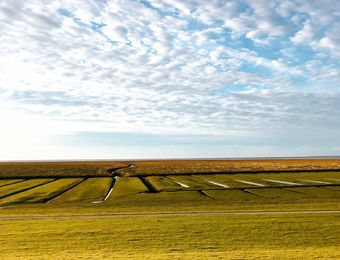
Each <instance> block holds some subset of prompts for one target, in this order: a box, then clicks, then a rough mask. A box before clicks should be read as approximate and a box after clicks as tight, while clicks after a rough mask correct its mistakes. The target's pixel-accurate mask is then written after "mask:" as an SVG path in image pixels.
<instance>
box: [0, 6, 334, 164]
mask: <svg viewBox="0 0 340 260" xmlns="http://www.w3.org/2000/svg"><path fill="white" fill-rule="evenodd" d="M339 21H340V12H339V1H337V0H323V1H321V0H314V1H307V0H286V1H278V0H277V1H262V0H239V1H219V0H212V1H205V0H187V1H185V0H139V1H138V0H115V1H114V0H106V1H90V0H88V1H87V0H74V1H63V0H60V1H31V0H26V1H23V0H22V1H20V0H15V1H2V2H1V3H0V33H1V34H0V35H1V36H0V37H1V39H0V57H1V59H0V118H1V127H0V145H1V149H0V160H20V159H36V160H39V159H111V158H112V159H113V158H115V159H120V158H173V157H175V158H180V157H183V158H186V157H246V156H250V157H257V156H309V155H339V154H340V138H339V134H338V133H339V130H340V101H339V100H340V91H339V83H340V22H339Z"/></svg>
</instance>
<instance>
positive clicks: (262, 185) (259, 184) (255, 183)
mask: <svg viewBox="0 0 340 260" xmlns="http://www.w3.org/2000/svg"><path fill="white" fill-rule="evenodd" d="M235 181H238V182H242V183H245V184H250V185H255V186H261V187H264V186H266V185H264V184H261V183H257V182H252V181H242V180H235Z"/></svg>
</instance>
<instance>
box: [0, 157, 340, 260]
mask: <svg viewBox="0 0 340 260" xmlns="http://www.w3.org/2000/svg"><path fill="white" fill-rule="evenodd" d="M184 162H185V163H186V164H188V165H186V166H185V165H184ZM315 162H320V165H319V166H317V165H314V167H316V168H318V170H317V171H313V170H312V168H313V167H311V168H307V170H306V171H300V170H297V171H296V170H291V169H292V165H290V166H287V167H286V168H285V169H288V168H289V171H285V170H284V171H274V170H272V171H268V170H265V171H263V172H261V171H257V170H256V171H253V172H249V171H248V170H249V168H248V169H247V170H244V171H243V169H241V168H238V171H233V170H232V169H229V170H228V171H226V172H224V171H220V167H221V165H224V166H226V162H225V161H222V162H220V161H218V162H216V165H213V164H214V163H215V162H214V161H209V162H208V161H198V162H197V161H195V163H193V164H194V165H190V164H191V161H182V162H180V163H179V161H173V162H171V161H161V162H158V161H156V162H154V168H153V170H152V171H151V170H150V167H151V166H152V165H151V162H149V161H148V162H136V161H126V162H125V161H124V162H119V163H117V162H115V163H116V164H111V162H105V163H103V164H102V162H98V164H96V163H94V162H90V163H89V164H88V165H91V166H90V168H91V169H96V171H97V172H96V173H95V174H93V175H89V173H85V171H84V172H81V171H79V169H81V168H82V166H81V167H80V168H77V170H75V174H74V175H72V171H71V168H68V167H66V168H67V169H66V170H65V172H63V170H62V169H64V168H63V167H65V165H64V164H63V163H61V165H56V164H58V163H56V162H55V163H53V164H50V165H49V166H48V167H49V171H48V174H45V173H43V172H45V171H46V168H44V167H46V163H42V164H41V165H42V169H41V171H38V173H39V174H40V177H39V176H36V175H33V174H32V175H30V174H27V172H32V171H33V170H32V169H33V168H30V167H28V168H29V169H28V170H27V171H25V170H23V172H19V173H18V174H17V175H15V174H13V173H11V174H9V176H2V179H0V244H1V248H2V250H1V252H0V258H1V259H13V258H25V259H36V258H39V257H43V258H53V259H61V258H65V257H66V258H71V259H73V258H85V259H86V258H91V259H102V258H115V259H202V258H205V259H210V258H217V259H219V258H220V259H225V258H227V259H228V258H232V259H233V258H235V259H249V258H250V259H259V258H261V259H276V258H278V259H282V258H283V259H293V258H294V259H299V258H305V257H310V258H320V259H328V258H335V259H336V258H338V257H340V255H339V253H338V245H339V243H340V238H339V235H338V234H339V231H340V222H339V216H340V181H339V180H340V171H336V170H335V167H336V165H337V163H338V160H335V161H334V162H332V163H331V162H328V163H327V165H328V166H330V165H332V167H333V166H334V168H332V169H330V168H322V167H325V165H326V164H325V161H324V160H320V161H318V160H313V163H315ZM139 163H141V165H140V164H139ZM171 163H172V164H173V165H171ZM242 163H245V162H242ZM242 163H241V164H242ZM263 163H264V162H262V161H260V162H259V165H262V166H263V165H264V164H263ZM271 163H272V164H271V166H270V165H269V164H267V166H268V168H267V169H269V168H270V167H271V169H273V167H274V165H276V166H275V167H277V165H281V164H283V163H284V162H282V161H280V162H276V161H275V162H273V161H271ZM295 163H296V164H295V166H296V165H297V164H299V163H302V162H295ZM304 163H305V165H306V164H307V163H306V162H304ZM66 164H67V165H68V164H69V165H72V167H76V166H77V165H78V163H69V162H68V163H66ZM79 164H80V165H86V167H87V166H88V165H87V163H86V162H81V163H79ZM209 164H210V165H211V169H210V171H208V170H207V169H208V168H205V170H204V172H203V171H201V172H198V173H197V174H196V173H193V171H194V170H195V171H196V170H197V169H198V168H197V167H201V166H202V165H203V166H204V165H205V166H204V167H208V165H209ZM251 164H252V165H253V166H254V165H256V162H251ZM38 165H39V163H35V166H34V167H35V169H36V168H38ZM199 165H200V166H199ZM259 165H257V166H259ZM78 166H79V165H78ZM78 166H77V167H78ZM182 166H183V167H182ZM224 166H223V167H224ZM262 166H261V167H262ZM269 166H270V167H269ZM300 166H301V165H300ZM22 167H23V165H21V164H20V167H18V168H16V167H13V169H14V168H16V169H23V168H22ZM53 167H55V169H53ZM86 167H85V168H86ZM92 167H93V168H92ZM120 167H123V168H120ZM159 167H160V168H159ZM171 167H174V168H171ZM178 167H180V168H181V167H182V168H181V169H182V170H179V169H180V168H178ZM204 167H203V168H204ZM238 167H241V166H240V165H239V166H238ZM254 167H255V166H254ZM275 167H274V168H275ZM280 167H281V169H283V167H282V165H281V166H280ZM4 168H6V169H7V170H8V167H7V166H5V167H4ZM90 168H86V169H87V170H89V169H90ZM119 168H120V169H119ZM156 168H157V169H158V170H160V169H161V168H163V169H164V171H163V172H162V170H160V171H158V173H156V172H157V171H156ZM73 169H76V168H73ZM165 169H166V170H165ZM190 169H191V170H190ZM217 169H219V170H218V171H217ZM225 169H226V168H224V170H225ZM233 169H234V170H235V169H236V168H233ZM253 169H255V168H253ZM321 169H323V171H321ZM189 170H190V171H192V172H190V171H189ZM0 171H1V172H2V168H1V165H0ZM131 171H133V172H131ZM2 174H4V173H3V172H2ZM49 176H54V177H49ZM6 177H9V178H6ZM325 220H326V221H325ZM249 254H251V257H252V258H251V257H249Z"/></svg>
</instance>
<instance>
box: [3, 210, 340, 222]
mask: <svg viewBox="0 0 340 260" xmlns="http://www.w3.org/2000/svg"><path fill="white" fill-rule="evenodd" d="M334 213H340V210H300V211H298V210H297V211H230V212H177V213H141V214H132V213H130V214H124V213H117V214H97V215H52V216H1V217H0V220H42V219H80V218H121V217H174V216H183V217H194V216H219V215H279V214H334Z"/></svg>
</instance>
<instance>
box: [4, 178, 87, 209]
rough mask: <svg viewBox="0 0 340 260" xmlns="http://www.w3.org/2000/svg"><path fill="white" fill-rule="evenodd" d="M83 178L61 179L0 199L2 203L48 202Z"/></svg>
mask: <svg viewBox="0 0 340 260" xmlns="http://www.w3.org/2000/svg"><path fill="white" fill-rule="evenodd" d="M82 180H83V179H82V178H69V179H59V180H56V181H53V182H50V183H47V184H45V185H42V186H39V187H36V188H33V189H30V190H27V191H23V192H20V193H18V194H15V195H12V196H9V197H5V198H3V199H1V200H0V205H8V204H17V203H43V202H47V201H49V200H50V199H52V198H54V197H55V196H57V195H59V194H61V193H63V192H64V191H66V190H67V189H69V188H70V187H72V186H74V185H75V184H77V183H79V182H80V181H82Z"/></svg>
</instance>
